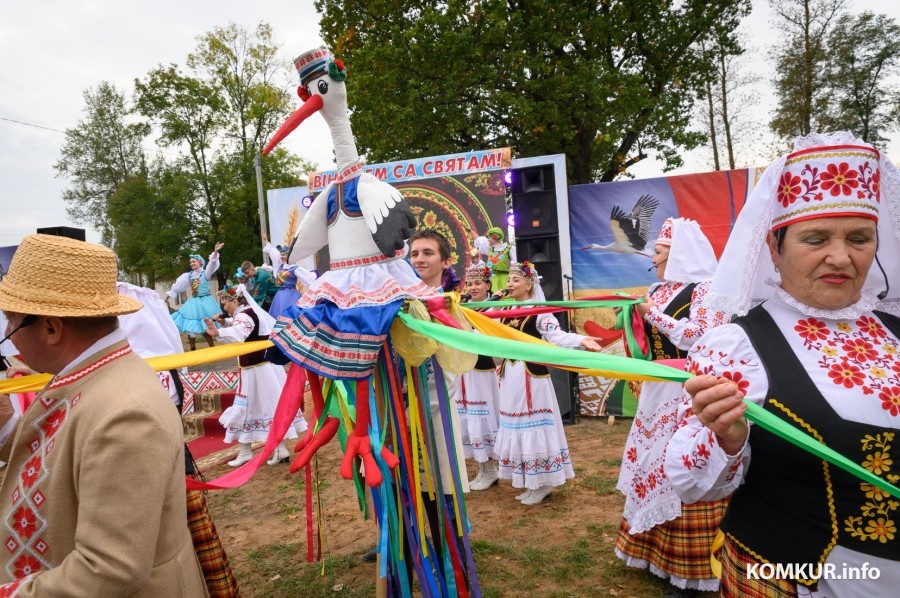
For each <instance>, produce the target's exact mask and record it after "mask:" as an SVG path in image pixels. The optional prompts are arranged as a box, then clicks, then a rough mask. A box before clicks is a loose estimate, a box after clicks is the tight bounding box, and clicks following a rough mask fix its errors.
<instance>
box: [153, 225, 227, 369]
mask: <svg viewBox="0 0 900 598" xmlns="http://www.w3.org/2000/svg"><path fill="white" fill-rule="evenodd" d="M224 246H225V244H224V243H222V242H219V243H216V247H215V249H213V252H212V254H210V256H209V263H208V264H207V263H206V260H204V259H203V257H202V256H200V255H198V254H192V255H191V256H190V258H191V261H190V266H191V269H190V271H189V272H185V273H184V274H182V275H181V276H179V277H178V279H177V280H176V281H175V284H173V285H172V288H171V289H170V290H169V291H167V292H166V295H167V297H166V304H168V303H169V299H173V298H175V297H177V296H178V293H184V292H188V294H189V295H190V296H189V297H188V300H187V301H185V302H184V305H182V306H181V308H180V309H179V310H178V311H176V312H175V313H173V314H172V319H173V320H174V321H175V326H176V327H178V330H179V331H181V332H183V333H185V334H187V336H188V343H189V344H190V346H191V351H194V350H195V349H196V348H197V344H196V337H197V335H198V334H202V335H203V338H205V339H206V342H207V344H209V346H210V347H212V346H214V345H215V344H216V343H215V341H214V340H213V338H212V336H210V335H209V334H207V332H206V324H204V323H203V318H211V317H213V316H214V315H216V314H218V313H221V311H222V310H221V308H220V307H219V302H218V301H216V299H215V297H213V296H212V295H211V294H210V292H209V281H210V280H212V277H213V274H215V273H216V271H217V270H218V269H219V250H220V249H222V247H224Z"/></svg>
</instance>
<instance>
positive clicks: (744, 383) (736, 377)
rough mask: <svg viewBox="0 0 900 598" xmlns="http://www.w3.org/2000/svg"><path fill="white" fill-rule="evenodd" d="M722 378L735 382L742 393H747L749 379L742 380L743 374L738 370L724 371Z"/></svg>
mask: <svg viewBox="0 0 900 598" xmlns="http://www.w3.org/2000/svg"><path fill="white" fill-rule="evenodd" d="M722 377H723V378H726V379H728V380H731V381H732V382H734V383H735V384H737V387H738V390H739V391H741V392H742V393H744V394H747V389H748V388H750V381H749V380H744V375H743V374H742V373H740V372H725V373H723V374H722Z"/></svg>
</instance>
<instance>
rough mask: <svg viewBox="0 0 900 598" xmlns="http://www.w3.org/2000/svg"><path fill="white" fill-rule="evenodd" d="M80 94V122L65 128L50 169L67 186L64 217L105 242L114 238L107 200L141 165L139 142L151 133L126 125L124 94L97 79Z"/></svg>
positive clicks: (140, 125)
mask: <svg viewBox="0 0 900 598" xmlns="http://www.w3.org/2000/svg"><path fill="white" fill-rule="evenodd" d="M83 95H84V103H85V106H84V111H83V112H84V118H83V119H82V120H80V121H79V122H78V124H77V125H76V126H74V127H72V128H70V129H66V133H65V135H66V139H65V141H64V142H63V145H62V148H61V149H60V158H59V160H58V161H57V162H56V164H55V165H54V168H55V169H56V172H57V176H60V177H64V178H66V179H68V180H69V183H70V186H69V187H68V188H67V189H65V190H64V191H63V200H65V202H66V204H67V205H66V211H67V212H68V213H69V216H70V217H71V218H72V219H73V220H74V221H76V222H86V223H89V224H90V225H91V226H93V227H94V228H95V229H97V230H98V231H99V232H100V234H101V236H102V238H103V241H104V243H107V244H110V243H112V241H113V239H114V237H115V234H114V230H113V229H112V228H111V227H110V225H109V222H108V220H107V217H106V216H107V206H108V203H109V200H110V197H111V196H112V195H113V194H114V193H115V192H116V189H117V188H118V186H119V185H121V184H122V183H123V182H124V181H126V180H127V179H128V178H130V177H132V176H134V175H135V174H136V173H138V172H140V170H141V168H142V167H143V165H144V160H145V158H144V151H143V149H142V148H141V144H142V142H143V141H144V139H145V138H146V137H147V135H148V134H149V132H150V129H149V127H148V126H147V124H146V123H142V122H131V121H130V119H129V117H130V115H131V108H130V106H129V104H128V102H127V101H126V99H125V94H124V93H123V92H121V91H119V90H118V89H116V88H115V86H113V85H112V84H111V83H108V82H106V81H101V82H100V83H99V84H98V85H97V87H96V88H89V89H87V90H85V91H84V94H83Z"/></svg>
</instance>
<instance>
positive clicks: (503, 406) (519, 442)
mask: <svg viewBox="0 0 900 598" xmlns="http://www.w3.org/2000/svg"><path fill="white" fill-rule="evenodd" d="M529 318H535V319H536V322H535V326H536V329H537V332H538V333H539V335H540V337H541V338H543V339H544V340H545V341H547V342H550V343H553V344H554V345H558V346H560V347H565V348H568V349H576V348H580V347H581V342H582V340H584V337H583V336H582V335H580V334H574V333H568V332H563V331H562V330H561V329H560V326H559V322H558V321H557V319H556V318H555V317H553V315H552V314H540V315H537V316H529ZM525 319H526V318H522V319H521V320H525ZM504 321H505V322H507V323H509V324H511V325H513V326H514V327H517V326H515V324H514V321H513V322H510V321H508V320H504ZM519 325H520V326H524V324H523V322H519ZM520 329H522V328H520ZM532 336H537V335H534V334H533V335H532ZM501 372H502V373H501V375H500V429H499V431H498V432H497V444H496V450H495V455H496V458H497V460H498V461H499V463H500V477H501V478H502V479H504V480H512V485H513V487H514V488H528V489H531V490H537V489H538V488H543V487H545V486H562V485H563V484H565V483H566V480H568V479H571V478H574V477H575V470H574V469H573V468H572V458H571V456H570V455H569V445H568V442H567V441H566V432H565V430H564V429H563V423H562V418H561V417H560V414H559V403H557V400H556V392H555V391H554V390H553V382H552V381H551V380H550V375H549V374H547V375H541V376H533V375H531V374H530V373H528V371H527V370H526V367H525V363H524V362H522V361H510V360H508V359H506V360H504V361H503V364H502V365H501Z"/></svg>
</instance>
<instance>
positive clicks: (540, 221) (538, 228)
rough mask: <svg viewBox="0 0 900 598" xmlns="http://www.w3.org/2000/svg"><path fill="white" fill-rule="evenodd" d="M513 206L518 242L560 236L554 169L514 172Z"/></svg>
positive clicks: (548, 165) (535, 167)
mask: <svg viewBox="0 0 900 598" xmlns="http://www.w3.org/2000/svg"><path fill="white" fill-rule="evenodd" d="M512 204H513V214H514V215H515V219H516V225H515V228H516V238H517V239H524V238H525V237H532V236H542V235H559V224H558V220H557V217H556V176H555V174H554V172H553V165H552V164H547V165H545V166H533V167H530V168H519V169H513V184H512Z"/></svg>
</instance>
